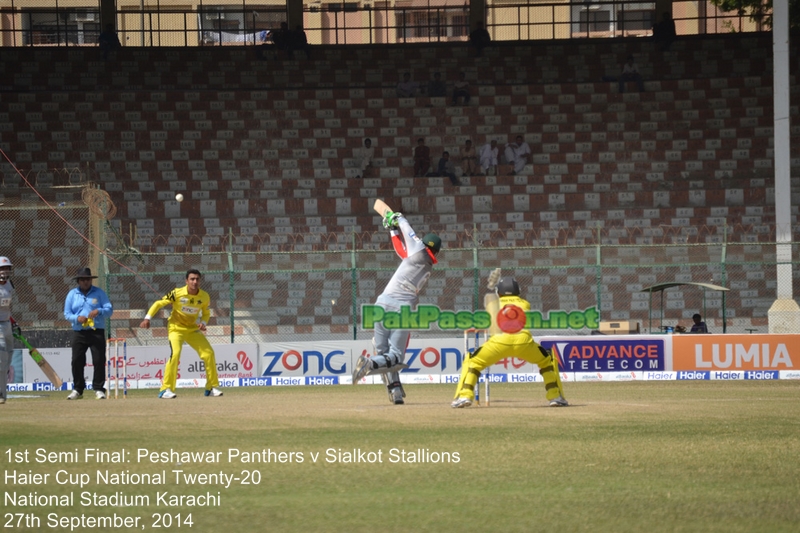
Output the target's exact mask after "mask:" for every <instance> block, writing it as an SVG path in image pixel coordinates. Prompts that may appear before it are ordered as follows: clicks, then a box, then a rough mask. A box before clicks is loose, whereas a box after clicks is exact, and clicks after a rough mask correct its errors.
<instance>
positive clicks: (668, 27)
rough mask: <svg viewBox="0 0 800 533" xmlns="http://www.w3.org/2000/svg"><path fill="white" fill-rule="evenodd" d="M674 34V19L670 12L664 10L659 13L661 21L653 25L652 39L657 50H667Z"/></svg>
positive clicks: (670, 45)
mask: <svg viewBox="0 0 800 533" xmlns="http://www.w3.org/2000/svg"><path fill="white" fill-rule="evenodd" d="M676 36H677V32H676V31H675V21H674V20H672V14H671V13H670V12H669V11H664V13H663V14H662V15H661V22H659V23H657V24H655V25H654V26H653V41H655V43H656V46H658V48H659V50H661V51H662V52H668V51H669V49H670V48H671V47H672V42H673V41H674V40H675V37H676Z"/></svg>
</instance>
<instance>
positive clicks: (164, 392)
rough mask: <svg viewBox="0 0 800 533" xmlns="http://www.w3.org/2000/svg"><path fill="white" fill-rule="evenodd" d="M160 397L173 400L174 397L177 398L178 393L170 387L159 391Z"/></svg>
mask: <svg viewBox="0 0 800 533" xmlns="http://www.w3.org/2000/svg"><path fill="white" fill-rule="evenodd" d="M158 397H159V398H163V399H164V400H172V399H173V398H177V397H178V395H177V394H175V393H174V392H172V391H171V390H169V389H164V390H162V391H161V392H159V393H158Z"/></svg>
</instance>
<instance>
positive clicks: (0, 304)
mask: <svg viewBox="0 0 800 533" xmlns="http://www.w3.org/2000/svg"><path fill="white" fill-rule="evenodd" d="M13 297H14V287H13V286H12V285H11V280H8V281H6V282H5V283H3V284H2V285H0V322H8V321H9V319H10V318H11V298H13Z"/></svg>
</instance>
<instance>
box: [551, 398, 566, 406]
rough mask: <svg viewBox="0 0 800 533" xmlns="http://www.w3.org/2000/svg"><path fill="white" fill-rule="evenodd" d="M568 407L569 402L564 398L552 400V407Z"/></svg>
mask: <svg viewBox="0 0 800 533" xmlns="http://www.w3.org/2000/svg"><path fill="white" fill-rule="evenodd" d="M568 405H569V402H568V401H567V400H565V399H564V398H563V397H562V396H559V397H558V398H553V399H552V400H550V407H567V406H568Z"/></svg>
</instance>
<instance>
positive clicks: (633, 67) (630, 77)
mask: <svg viewBox="0 0 800 533" xmlns="http://www.w3.org/2000/svg"><path fill="white" fill-rule="evenodd" d="M629 81H635V82H636V85H637V86H638V87H639V92H640V93H642V92H644V80H642V75H641V74H640V73H639V65H637V64H636V61H634V59H633V55H629V56H628V60H627V61H626V62H625V65H623V67H622V74H621V75H620V77H619V82H618V83H619V92H620V93H624V92H625V83H626V82H629Z"/></svg>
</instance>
